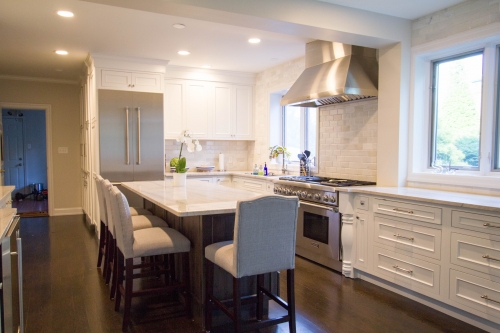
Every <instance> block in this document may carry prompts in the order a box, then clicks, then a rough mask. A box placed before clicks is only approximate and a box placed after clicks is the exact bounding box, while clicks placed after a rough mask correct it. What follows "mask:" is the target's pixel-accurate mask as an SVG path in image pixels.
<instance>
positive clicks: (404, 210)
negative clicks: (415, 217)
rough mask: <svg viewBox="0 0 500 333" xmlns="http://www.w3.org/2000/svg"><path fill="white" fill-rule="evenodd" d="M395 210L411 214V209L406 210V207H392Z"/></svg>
mask: <svg viewBox="0 0 500 333" xmlns="http://www.w3.org/2000/svg"><path fill="white" fill-rule="evenodd" d="M392 210H393V211H395V212H400V213H406V214H413V211H412V210H406V209H401V208H397V207H396V208H393V209H392Z"/></svg>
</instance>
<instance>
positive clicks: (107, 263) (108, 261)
mask: <svg viewBox="0 0 500 333" xmlns="http://www.w3.org/2000/svg"><path fill="white" fill-rule="evenodd" d="M114 256H115V241H114V240H113V235H111V233H110V232H109V231H108V232H107V240H106V254H105V258H104V272H105V274H104V279H105V281H106V285H108V284H109V280H110V279H111V265H112V263H113V258H114Z"/></svg>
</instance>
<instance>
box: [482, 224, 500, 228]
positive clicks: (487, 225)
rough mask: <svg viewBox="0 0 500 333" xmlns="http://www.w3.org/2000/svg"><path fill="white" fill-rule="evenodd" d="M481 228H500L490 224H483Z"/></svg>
mask: <svg viewBox="0 0 500 333" xmlns="http://www.w3.org/2000/svg"><path fill="white" fill-rule="evenodd" d="M483 226H485V227H490V228H500V227H498V226H496V225H492V224H489V223H484V224H483Z"/></svg>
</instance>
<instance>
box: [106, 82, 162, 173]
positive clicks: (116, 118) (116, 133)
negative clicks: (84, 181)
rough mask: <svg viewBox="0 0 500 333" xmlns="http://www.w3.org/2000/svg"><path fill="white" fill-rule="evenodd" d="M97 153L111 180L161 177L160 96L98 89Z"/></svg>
mask: <svg viewBox="0 0 500 333" xmlns="http://www.w3.org/2000/svg"><path fill="white" fill-rule="evenodd" d="M98 101H99V155H100V170H101V172H100V173H101V176H102V177H103V178H105V179H106V178H107V179H109V181H111V182H124V181H136V180H162V179H163V178H164V159H163V156H164V154H165V148H164V136H163V95H162V94H157V93H145V92H131V91H119V90H99V92H98Z"/></svg>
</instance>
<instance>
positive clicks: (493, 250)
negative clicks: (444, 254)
mask: <svg viewBox="0 0 500 333" xmlns="http://www.w3.org/2000/svg"><path fill="white" fill-rule="evenodd" d="M451 263H452V264H455V265H459V266H463V267H467V268H470V269H474V270H476V271H480V272H484V273H486V274H492V275H496V276H500V242H497V241H493V240H489V239H486V238H479V237H473V236H469V235H462V234H459V233H455V232H453V233H452V234H451Z"/></svg>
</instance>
